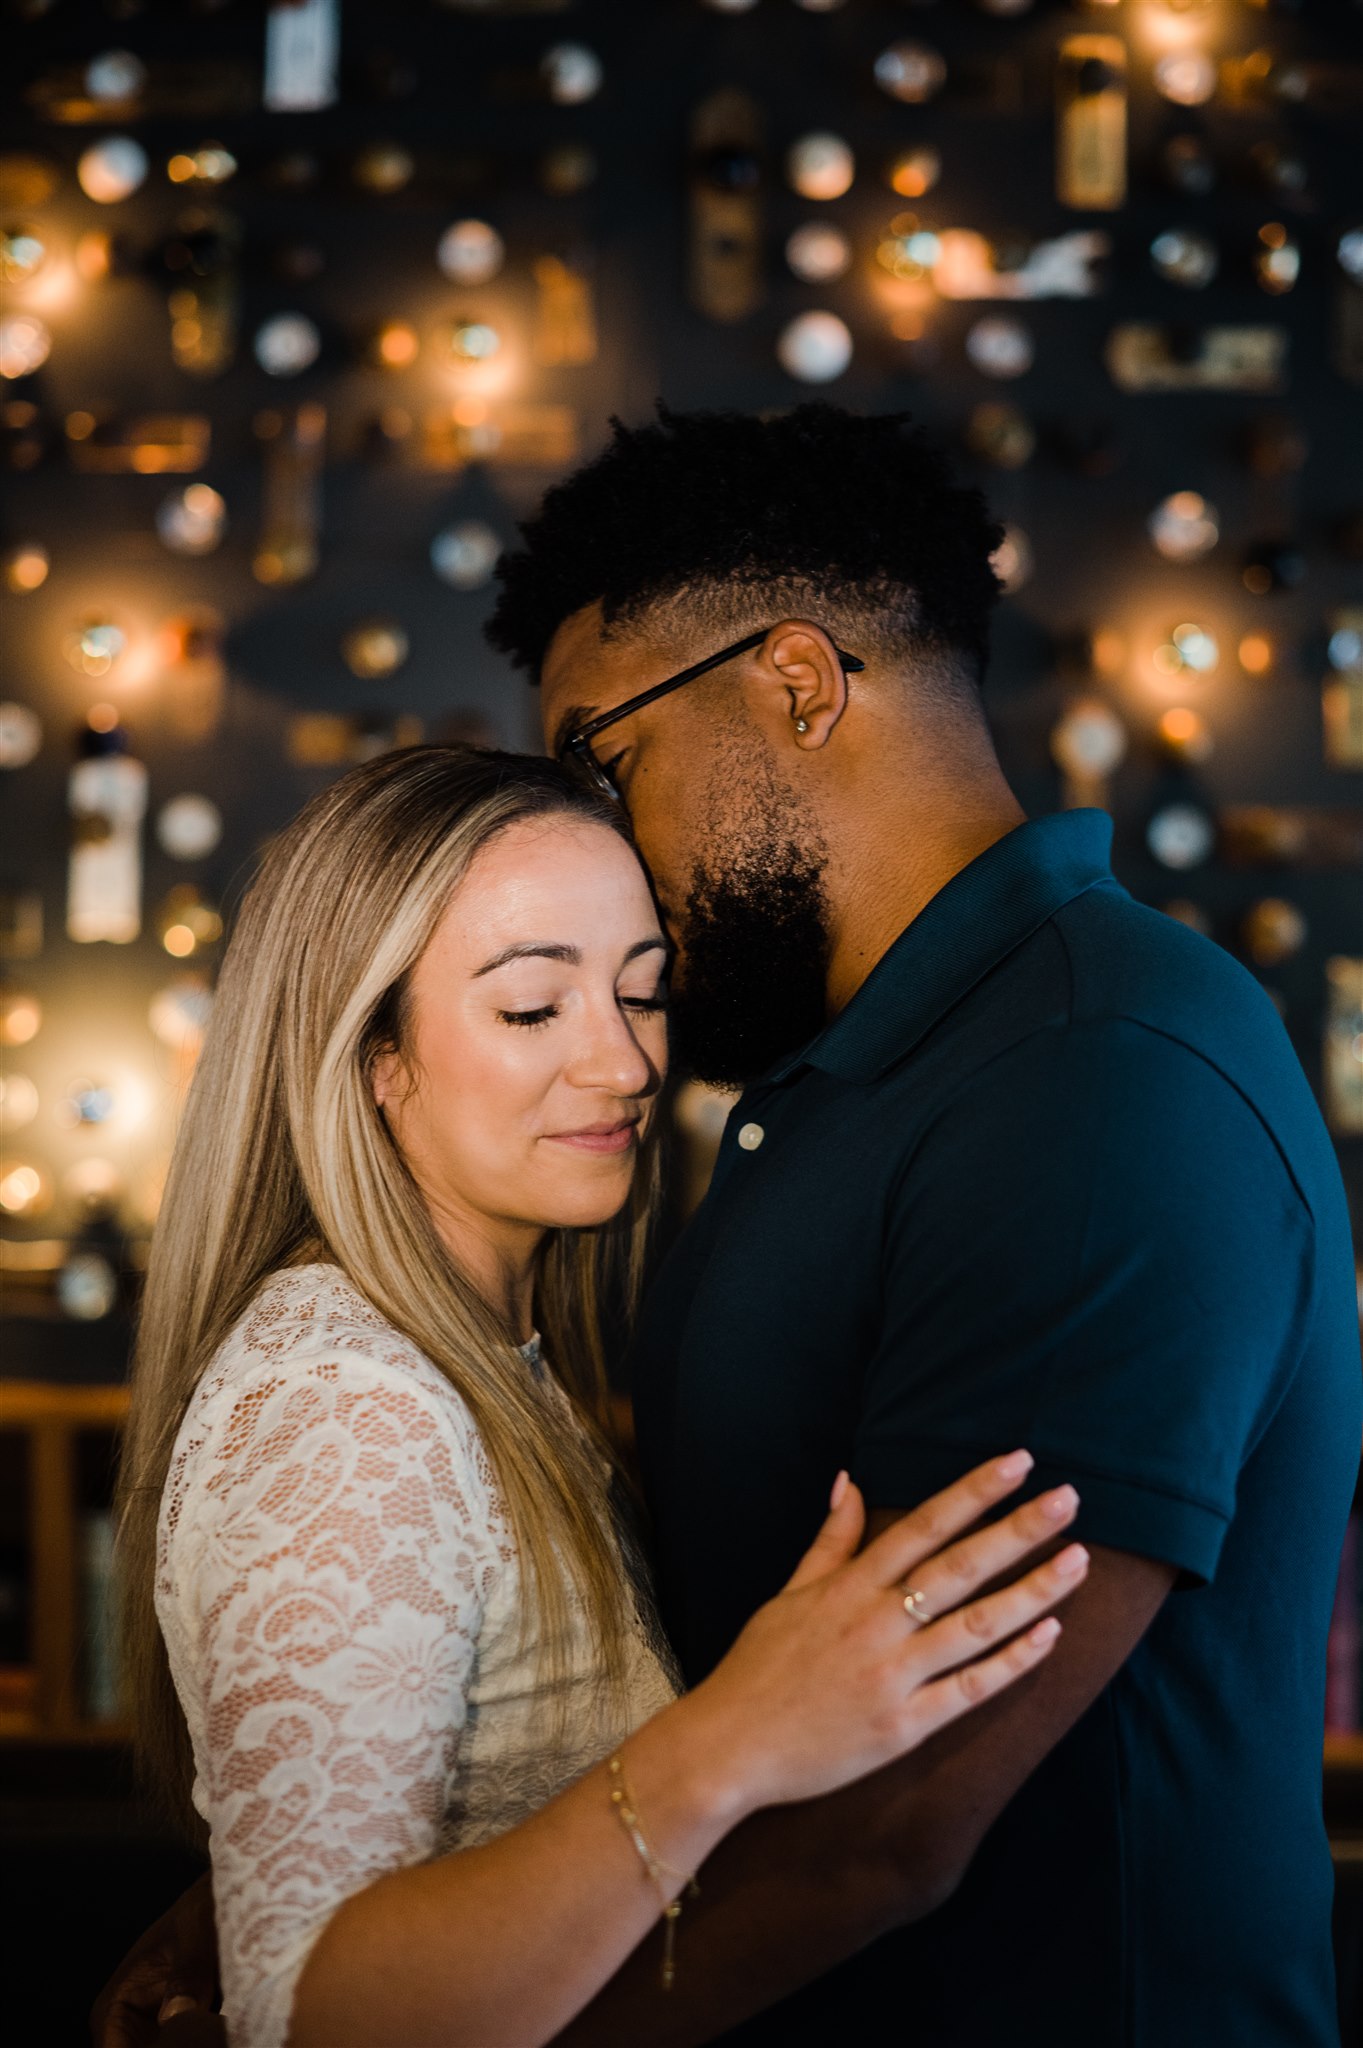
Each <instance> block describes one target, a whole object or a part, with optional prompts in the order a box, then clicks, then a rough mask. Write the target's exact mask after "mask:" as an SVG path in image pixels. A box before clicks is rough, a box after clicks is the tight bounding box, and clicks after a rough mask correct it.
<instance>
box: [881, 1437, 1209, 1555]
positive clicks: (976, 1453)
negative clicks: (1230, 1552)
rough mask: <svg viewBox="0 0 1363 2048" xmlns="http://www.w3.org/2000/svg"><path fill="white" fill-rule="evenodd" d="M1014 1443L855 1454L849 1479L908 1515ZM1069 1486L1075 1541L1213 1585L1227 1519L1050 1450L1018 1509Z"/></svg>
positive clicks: (887, 1448)
mask: <svg viewBox="0 0 1363 2048" xmlns="http://www.w3.org/2000/svg"><path fill="white" fill-rule="evenodd" d="M1012 1448H1013V1446H1012V1445H1011V1444H947V1443H928V1444H925V1443H921V1442H918V1443H914V1444H913V1445H911V1446H910V1445H904V1446H899V1445H896V1444H891V1443H880V1444H873V1445H867V1446H865V1447H864V1448H859V1449H858V1450H857V1452H856V1453H855V1454H854V1456H853V1459H852V1465H851V1472H852V1477H853V1479H855V1481H856V1483H857V1485H858V1486H859V1487H860V1488H861V1490H862V1492H863V1493H864V1494H865V1496H866V1502H867V1505H868V1507H871V1508H891V1507H893V1508H910V1507H915V1506H916V1505H917V1504H918V1502H919V1501H921V1500H925V1499H926V1498H927V1497H928V1495H929V1494H933V1493H937V1492H940V1490H941V1489H942V1488H943V1487H944V1486H950V1485H951V1483H952V1481H953V1480H956V1479H959V1478H960V1477H961V1475H962V1474H963V1473H965V1472H968V1471H969V1470H970V1469H971V1467H972V1466H974V1465H980V1464H983V1462H984V1460H985V1459H986V1458H989V1457H1000V1456H1002V1455H1003V1454H1004V1452H1006V1451H1008V1450H1011V1449H1012ZM1066 1481H1068V1482H1069V1483H1070V1484H1071V1485H1072V1486H1076V1487H1077V1488H1078V1489H1079V1514H1078V1516H1077V1518H1076V1520H1075V1524H1074V1528H1073V1530H1072V1532H1071V1533H1072V1534H1073V1535H1074V1536H1076V1537H1078V1538H1079V1539H1080V1540H1081V1541H1082V1542H1085V1543H1098V1544H1102V1545H1103V1546H1104V1547H1105V1548H1106V1549H1109V1550H1128V1551H1131V1552H1133V1553H1134V1554H1135V1555H1136V1556H1137V1557H1152V1558H1158V1559H1159V1560H1160V1562H1161V1563H1163V1564H1171V1565H1173V1566H1174V1567H1175V1568H1176V1569H1177V1570H1178V1571H1179V1572H1180V1573H1181V1574H1182V1575H1183V1577H1184V1580H1185V1583H1186V1582H1188V1581H1192V1582H1193V1583H1194V1584H1197V1585H1208V1584H1210V1582H1211V1581H1212V1579H1213V1578H1214V1577H1215V1576H1216V1567H1217V1562H1218V1560H1219V1558H1220V1556H1221V1545H1222V1543H1223V1542H1224V1540H1225V1535H1226V1530H1227V1527H1228V1526H1229V1517H1228V1516H1226V1515H1224V1514H1222V1513H1221V1512H1220V1511H1219V1510H1218V1509H1217V1508H1214V1507H1212V1506H1210V1505H1208V1504H1207V1503H1206V1502H1204V1501H1194V1500H1189V1499H1188V1498H1187V1497H1186V1496H1185V1495H1182V1494H1177V1493H1169V1492H1165V1491H1162V1490H1161V1489H1160V1488H1158V1487H1157V1486H1154V1485H1152V1484H1150V1483H1149V1482H1148V1481H1142V1480H1139V1479H1133V1478H1131V1477H1118V1476H1116V1475H1114V1474H1112V1473H1108V1472H1094V1471H1091V1470H1089V1469H1087V1468H1086V1467H1085V1465H1084V1462H1083V1459H1082V1458H1081V1457H1073V1458H1071V1457H1066V1456H1065V1454H1064V1453H1063V1452H1057V1451H1055V1450H1054V1449H1048V1450H1047V1451H1046V1452H1045V1453H1044V1454H1043V1455H1042V1456H1041V1457H1039V1458H1038V1460H1037V1463H1036V1466H1035V1468H1034V1469H1033V1471H1032V1472H1031V1473H1030V1474H1029V1475H1028V1479H1027V1483H1026V1485H1025V1486H1024V1487H1022V1488H1020V1489H1019V1491H1018V1493H1017V1495H1016V1496H1015V1499H1014V1504H1017V1503H1018V1502H1021V1501H1024V1500H1030V1499H1031V1498H1032V1497H1033V1496H1034V1495H1035V1494H1038V1493H1044V1492H1045V1491H1046V1489H1047V1488H1048V1487H1052V1486H1062V1485H1064V1484H1065V1482H1066Z"/></svg>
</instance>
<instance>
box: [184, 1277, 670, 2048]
mask: <svg viewBox="0 0 1363 2048" xmlns="http://www.w3.org/2000/svg"><path fill="white" fill-rule="evenodd" d="M524 1355H525V1356H526V1370H527V1371H528V1372H536V1373H537V1376H538V1377H539V1379H540V1383H541V1384H542V1386H543V1388H544V1391H545V1398H546V1399H549V1400H557V1401H560V1402H562V1403H563V1406H564V1419H565V1424H566V1425H567V1426H572V1425H571V1411H570V1410H569V1408H568V1404H567V1400H566V1396H564V1395H563V1393H562V1391H561V1390H560V1389H559V1388H558V1386H557V1384H556V1382H554V1381H553V1379H552V1378H551V1376H550V1375H548V1374H547V1373H544V1372H543V1371H542V1369H540V1368H539V1366H538V1363H537V1359H536V1357H535V1355H534V1354H533V1352H532V1351H531V1350H530V1348H529V1347H527V1353H526V1354H524ZM622 1569H623V1567H622ZM156 1608H157V1613H158V1615H159V1617H160V1622H161V1628H162V1631H163V1633H164V1636H165V1639H166V1647H167V1650H168V1651H169V1655H170V1667H171V1672H172V1674H173V1676H174V1680H175V1685H176V1689H177V1691H178V1693H179V1696H180V1702H181V1705H182V1707H183V1708H184V1712H185V1718H186V1720H187V1721H188V1724H189V1732H190V1735H191V1738H192V1740H193V1745H194V1763H195V1772H196V1778H195V1787H194V1803H195V1805H196V1807H197V1808H198V1810H199V1812H200V1813H201V1814H202V1815H203V1817H204V1819H205V1820H206V1821H207V1822H208V1825H209V1828H210V1830H211V1850H212V1861H213V1886H214V1896H215V1899H216V1902H217V1916H218V1941H219V1949H220V1954H221V1963H222V1981H223V1992H224V2012H225V2015H226V2018H227V2023H228V2031H229V2037H230V2039H231V2042H232V2044H233V2048H280V2044H281V2043H283V2042H284V2040H285V2038H286V2036H287V2033H288V2027H289V2015H290V2009H291V2005H292V2001H293V1994H294V1988H295V1986H296V1984H297V1981H298V1977H299V1974H300V1972H301V1970H302V1967H303V1964H304V1962H305V1960H306V1958H307V1955H308V1953H309V1951H310V1949H311V1947H312V1944H313V1943H314V1941H315V1940H316V1939H317V1937H318V1935H319V1934H320V1933H321V1931H322V1928H323V1926H324V1925H325V1923H326V1921H327V1920H328V1919H329V1918H330V1916H331V1914H332V1913H333V1912H334V1911H335V1909H336V1908H337V1906H338V1905H339V1904H340V1903H341V1901H342V1900H343V1899H345V1898H347V1897H349V1896H350V1895H351V1894H353V1893H355V1892H357V1891H360V1890H362V1889H363V1888H364V1886H365V1885H367V1884H369V1883H371V1882H372V1881H373V1880H374V1879H375V1878H377V1877H379V1876H380V1875H382V1874H383V1873H384V1872H385V1871H389V1870H394V1869H398V1868H400V1867H402V1866H405V1865H408V1864H414V1863H420V1862H423V1861H425V1860H427V1859H428V1858H431V1857H434V1856H437V1855H440V1854H442V1853H444V1852H446V1851H448V1850H452V1849H459V1848H465V1847H468V1846H470V1845H471V1844H473V1843H476V1842H484V1841H487V1840H489V1839H490V1838H491V1837H492V1836H494V1835H497V1834H500V1833H502V1832H503V1831H504V1830H505V1829H507V1828H509V1827H512V1826H514V1825H515V1824H516V1823H517V1822H519V1821H521V1820H523V1819H525V1818H526V1816H527V1815H528V1814H530V1813H532V1812H534V1810H535V1809H536V1808H537V1807H539V1806H541V1805H543V1804H544V1802H545V1801H546V1800H548V1799H550V1798H551V1797H552V1796H553V1795H554V1794H555V1793H556V1792H558V1791H560V1790H562V1789H563V1787H564V1786H565V1785H567V1784H568V1783H570V1782H571V1781H572V1779H574V1778H575V1777H577V1776H579V1775H580V1774H581V1772H582V1771H584V1770H587V1769H589V1768H590V1767H591V1766H592V1765H593V1764H594V1763H597V1762H599V1761H600V1759H601V1758H602V1757H603V1756H605V1755H606V1754H608V1752H609V1751H610V1750H612V1749H613V1748H614V1747H615V1746H616V1744H617V1743H618V1742H619V1741H620V1740H621V1739H622V1737H623V1736H624V1735H625V1734H626V1733H627V1732H628V1730H629V1728H630V1727H634V1726H637V1725H638V1723H639V1722H640V1721H642V1720H644V1719H646V1718H647V1716H648V1715H650V1714H652V1713H655V1712H656V1711H657V1710H658V1709H659V1708H660V1707H662V1706H664V1705H665V1704H666V1703H667V1701H668V1700H669V1699H670V1698H671V1697H672V1692H673V1688H672V1685H671V1683H670V1680H669V1677H668V1675H667V1674H666V1672H665V1670H664V1668H663V1665H662V1663H661V1662H660V1659H659V1656H658V1654H657V1652H656V1650H655V1647H654V1646H653V1644H652V1643H651V1641H650V1640H649V1637H648V1634H647V1632H646V1624H645V1622H644V1621H642V1620H641V1621H640V1623H639V1626H638V1631H637V1637H636V1640H635V1642H634V1644H633V1649H632V1656H631V1670H630V1676H629V1685H628V1699H627V1702H626V1703H625V1706H624V1708H623V1709H621V1710H617V1711H616V1712H615V1713H612V1712H611V1711H610V1707H609V1703H608V1701H606V1700H603V1696H602V1691H601V1687H600V1684H599V1672H598V1671H597V1669H596V1668H595V1666H594V1664H593V1663H592V1660H591V1658H590V1656H589V1654H588V1649H587V1646H586V1635H585V1627H584V1639H583V1645H582V1648H581V1653H580V1655H578V1656H577V1658H576V1669H575V1672H574V1675H573V1678H572V1680H571V1683H570V1697H569V1699H568V1702H567V1708H568V1712H567V1722H566V1725H567V1726H568V1728H569V1730H570V1738H569V1742H568V1744H567V1745H565V1748H564V1749H560V1750H558V1751H551V1749H550V1746H549V1739H548V1730H549V1728H550V1724H551V1715H550V1712H549V1707H550V1702H548V1701H547V1700H546V1697H545V1695H544V1694H543V1693H542V1692H541V1691H540V1690H538V1689H537V1685H536V1678H535V1668H534V1654H533V1645H531V1646H530V1647H529V1648H528V1649H527V1650H522V1648H521V1647H520V1645H519V1642H518V1632H519V1626H520V1619H521V1584H520V1575H519V1571H518V1568H517V1560H516V1553H515V1549H514V1547H513V1545H512V1543H511V1541H510V1539H509V1533H508V1529H507V1525H506V1521H505V1517H504V1512H503V1508H502V1504H501V1502H500V1500H499V1498H498V1493H497V1487H496V1482H495V1480H494V1478H493V1475H492V1472H491V1470H490V1468H489V1465H488V1462H487V1458H486V1456H485V1454H484V1450H483V1446H482V1442H481V1439H480V1437H479V1434H478V1431H477V1429H476V1428H475V1426H474V1423H473V1420H472V1417H471V1416H470V1414H469V1412H468V1409H467V1408H466V1406H465V1405H464V1403H463V1401H462V1400H461V1399H460V1397H459V1395H458V1394H457V1393H456V1392H455V1391H454V1389H453V1388H452V1387H451V1386H450V1384H449V1382H448V1380H446V1379H445V1378H444V1377H443V1375H442V1374H441V1373H439V1372H438V1371H437V1370H436V1368H435V1367H434V1366H433V1365H432V1364H431V1362H430V1360H429V1359H427V1358H426V1357H425V1356H424V1355H423V1354H422V1353H421V1352H420V1351H418V1350H417V1349H416V1347H415V1346H414V1345H413V1344H412V1343H410V1342H409V1341H408V1340H407V1339H406V1338H405V1337H403V1336H402V1335H400V1333H399V1332H398V1331H397V1330H395V1329H394V1328H393V1327H392V1326H391V1324H389V1323H387V1322H385V1321H384V1320H383V1319H382V1317H380V1316H379V1315H378V1314H376V1312H375V1311H374V1310H373V1309H372V1308H371V1307H370V1305H369V1303H368V1302H367V1301H365V1300H364V1299H363V1297H362V1296H361V1295H359V1294H357V1293H356V1291H355V1290H354V1289H353V1288H352V1287H351V1286H350V1285H349V1284H348V1282H347V1281H346V1280H345V1279H344V1277H343V1276H342V1274H341V1272H340V1270H339V1269H338V1268H337V1267H335V1266H328V1265H312V1266H302V1267H296V1268H293V1269H290V1270H287V1271H283V1272H280V1273H276V1274H275V1275H273V1276H272V1278H271V1279H270V1280H269V1281H267V1282H266V1284H265V1286H264V1287H263V1288H262V1289H261V1291H260V1293H259V1294H258V1295H257V1296H256V1299H255V1301H254V1302H253V1303H252V1305H251V1307H250V1309H249V1310H248V1311H247V1313H246V1314H245V1315H244V1316H243V1317H242V1318H241V1320H240V1322H239V1323H238V1324H237V1326H236V1328H235V1329H234V1330H233V1331H232V1333H231V1335H230V1336H229V1337H228V1339H227V1341H226V1342H225V1343H224V1344H223V1346H222V1348H221V1349H220V1350H219V1352H218V1353H217V1355H216V1357H215V1358H214V1360H213V1362H212V1364H211V1365H210V1366H209V1368H208V1370H207V1371H206V1373H205V1374H204V1377H203V1379H202V1380H201V1381H200V1383H199V1386H198V1387H197V1389H196V1390H195V1393H194V1396H193V1398H192V1400H191V1402H190V1405H189V1410H188V1412H187V1414H186V1416H185V1420H184V1423H183V1426H182V1428H181V1430H180V1434H179V1437H178V1439H177V1441H176V1446H175V1452H174V1456H173V1459H172V1462H171V1467H170V1472H169V1475H168V1477H167V1480H166V1487H165V1492H164V1494H163V1496H162V1500H161V1516H160V1529H159V1543H158V1565H157V1583H156Z"/></svg>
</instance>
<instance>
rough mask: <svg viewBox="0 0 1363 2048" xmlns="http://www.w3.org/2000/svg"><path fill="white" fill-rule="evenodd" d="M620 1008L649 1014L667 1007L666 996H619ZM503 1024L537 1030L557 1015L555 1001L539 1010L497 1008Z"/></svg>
mask: <svg viewBox="0 0 1363 2048" xmlns="http://www.w3.org/2000/svg"><path fill="white" fill-rule="evenodd" d="M620 1007H621V1009H622V1010H633V1011H634V1012H635V1013H636V1014H637V1015H640V1016H651V1015H654V1014H656V1012H657V1011H659V1010H665V1009H666V1008H667V997H666V996H661V995H660V996H621V998H620ZM497 1015H498V1017H499V1018H500V1019H501V1021H502V1023H503V1024H514V1025H516V1026H518V1027H519V1028H520V1029H521V1030H522V1031H538V1030H539V1029H540V1027H541V1026H542V1025H545V1024H550V1023H552V1022H553V1020H554V1018H555V1017H557V1015H558V1004H557V1003H546V1004H545V1005H544V1007H543V1008H542V1009H539V1010H498V1012H497Z"/></svg>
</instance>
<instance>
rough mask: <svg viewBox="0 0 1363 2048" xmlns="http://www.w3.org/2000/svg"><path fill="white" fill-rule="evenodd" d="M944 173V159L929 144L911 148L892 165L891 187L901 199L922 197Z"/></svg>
mask: <svg viewBox="0 0 1363 2048" xmlns="http://www.w3.org/2000/svg"><path fill="white" fill-rule="evenodd" d="M941 175H942V159H941V157H940V155H939V154H938V152H937V151H936V150H935V149H933V148H932V147H931V146H930V145H929V144H923V145H922V146H921V147H919V148H918V149H909V150H906V151H905V152H904V154H903V155H902V156H897V157H896V158H895V160H894V162H893V163H892V164H891V165H890V169H889V180H890V186H891V189H892V190H893V191H895V192H897V193H898V194H899V196H900V198H901V199H921V198H922V197H923V194H924V193H925V192H930V191H931V190H932V188H933V186H934V185H935V184H936V183H937V180H938V179H939V178H940V177H941Z"/></svg>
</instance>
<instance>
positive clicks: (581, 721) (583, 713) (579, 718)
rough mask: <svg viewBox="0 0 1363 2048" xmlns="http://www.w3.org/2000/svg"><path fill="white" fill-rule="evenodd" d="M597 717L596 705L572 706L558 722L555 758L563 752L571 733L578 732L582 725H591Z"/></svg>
mask: <svg viewBox="0 0 1363 2048" xmlns="http://www.w3.org/2000/svg"><path fill="white" fill-rule="evenodd" d="M595 717H596V706H595V704H570V705H569V706H568V709H567V710H566V711H565V712H564V714H563V716H562V718H560V720H559V722H558V726H557V729H556V730H555V733H554V757H555V759H557V757H558V756H559V755H560V754H561V753H562V752H563V743H564V741H565V740H566V739H567V737H568V735H569V733H572V732H576V731H577V728H578V727H579V726H580V725H590V724H591V722H592V720H593V719H594V718H595Z"/></svg>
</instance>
